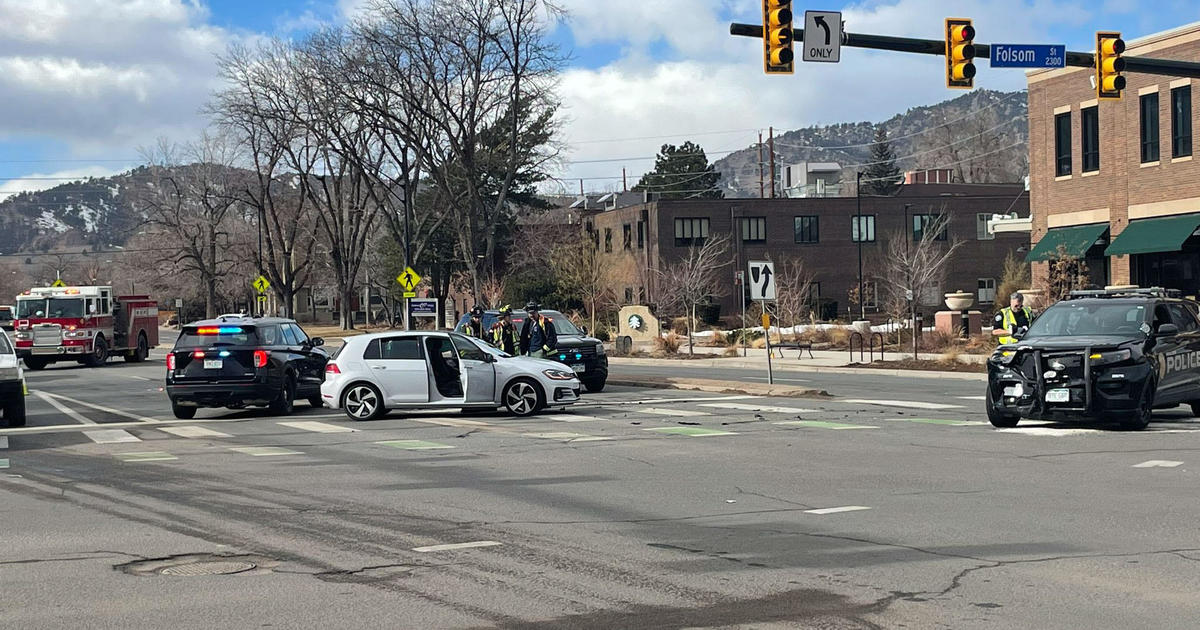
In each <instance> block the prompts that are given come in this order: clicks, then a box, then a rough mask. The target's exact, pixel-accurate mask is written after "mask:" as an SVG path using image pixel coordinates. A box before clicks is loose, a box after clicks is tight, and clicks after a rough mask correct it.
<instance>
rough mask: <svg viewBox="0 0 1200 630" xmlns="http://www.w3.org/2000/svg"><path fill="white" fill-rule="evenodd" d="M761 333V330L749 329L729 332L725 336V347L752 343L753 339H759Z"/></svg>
mask: <svg viewBox="0 0 1200 630" xmlns="http://www.w3.org/2000/svg"><path fill="white" fill-rule="evenodd" d="M762 336H763V333H762V331H761V330H752V329H750V328H740V329H738V330H731V331H729V333H728V334H726V335H725V345H729V346H734V345H737V344H742V343H748V342H753V341H754V340H755V339H761V338H762Z"/></svg>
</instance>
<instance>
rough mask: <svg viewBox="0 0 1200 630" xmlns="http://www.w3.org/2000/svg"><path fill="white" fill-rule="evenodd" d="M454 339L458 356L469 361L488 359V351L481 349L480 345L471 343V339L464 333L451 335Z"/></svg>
mask: <svg viewBox="0 0 1200 630" xmlns="http://www.w3.org/2000/svg"><path fill="white" fill-rule="evenodd" d="M451 337H453V339H454V348H455V349H456V350H458V356H460V357H462V358H464V359H466V360H468V361H486V360H487V353H486V352H484V351H483V350H482V349H480V347H479V346H477V345H475V344H473V343H471V340H470V339H467V338H466V337H464V336H462V335H451Z"/></svg>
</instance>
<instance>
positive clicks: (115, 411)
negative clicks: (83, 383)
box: [38, 392, 157, 424]
mask: <svg viewBox="0 0 1200 630" xmlns="http://www.w3.org/2000/svg"><path fill="white" fill-rule="evenodd" d="M38 396H40V397H41V398H42V400H45V401H46V402H50V404H52V405H54V406H55V407H58V405H57V404H55V403H53V402H51V401H50V398H47V397H52V398H57V399H58V400H65V401H67V402H69V403H74V404H76V405H83V406H84V407H89V408H91V409H95V410H96V411H103V412H104V413H111V414H112V415H114V416H121V417H122V418H129V419H131V420H137V421H138V422H157V420H156V419H155V418H149V417H146V416H141V415H138V414H136V413H129V412H128V411H121V410H120V409H113V408H112V407H105V406H104V405H97V404H96V403H90V402H87V401H86V400H78V399H75V398H71V397H70V396H63V395H62V394H50V393H45V392H39V393H38ZM60 410H61V408H60ZM72 417H74V416H72ZM76 419H78V418H76ZM81 422H82V421H81ZM88 422H91V421H90V420H88ZM85 424H87V423H86V422H85Z"/></svg>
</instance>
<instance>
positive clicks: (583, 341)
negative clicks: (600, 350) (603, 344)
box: [558, 335, 600, 348]
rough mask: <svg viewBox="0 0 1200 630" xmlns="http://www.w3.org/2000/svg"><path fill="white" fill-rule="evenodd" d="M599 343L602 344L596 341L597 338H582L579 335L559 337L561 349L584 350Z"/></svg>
mask: <svg viewBox="0 0 1200 630" xmlns="http://www.w3.org/2000/svg"><path fill="white" fill-rule="evenodd" d="M598 343H600V340H599V339H596V338H595V337H581V336H579V335H559V336H558V347H559V348H584V347H587V346H594V345H596V344H598Z"/></svg>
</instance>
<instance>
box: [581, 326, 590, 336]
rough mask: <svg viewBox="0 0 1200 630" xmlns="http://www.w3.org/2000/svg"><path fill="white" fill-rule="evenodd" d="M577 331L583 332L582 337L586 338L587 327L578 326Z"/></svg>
mask: <svg viewBox="0 0 1200 630" xmlns="http://www.w3.org/2000/svg"><path fill="white" fill-rule="evenodd" d="M579 330H580V331H582V332H583V336H584V337H586V336H587V334H588V328H587V326H580V327H579Z"/></svg>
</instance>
